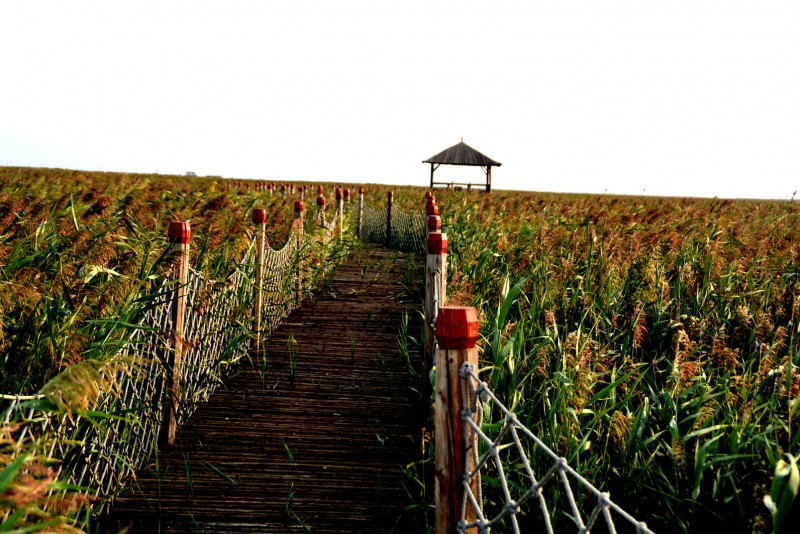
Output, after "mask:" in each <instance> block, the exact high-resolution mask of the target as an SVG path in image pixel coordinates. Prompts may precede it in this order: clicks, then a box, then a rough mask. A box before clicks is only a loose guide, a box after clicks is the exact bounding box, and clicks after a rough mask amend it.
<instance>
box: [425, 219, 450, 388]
mask: <svg viewBox="0 0 800 534" xmlns="http://www.w3.org/2000/svg"><path fill="white" fill-rule="evenodd" d="M426 247H427V250H428V256H427V258H426V262H425V328H424V330H423V332H424V335H425V351H424V361H423V382H422V385H423V389H424V390H425V396H426V398H427V396H428V394H429V393H430V380H429V376H428V375H429V373H430V370H431V366H432V365H433V358H434V354H433V339H434V335H435V331H434V324H435V321H436V314H437V311H438V309H439V307H440V306H444V303H445V302H446V299H447V295H446V290H445V288H446V287H447V234H443V233H441V232H437V233H430V234H428V237H427V240H426Z"/></svg>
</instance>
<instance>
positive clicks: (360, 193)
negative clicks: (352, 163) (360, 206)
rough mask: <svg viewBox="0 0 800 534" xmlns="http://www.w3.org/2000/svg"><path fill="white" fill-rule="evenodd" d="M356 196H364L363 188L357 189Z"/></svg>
mask: <svg viewBox="0 0 800 534" xmlns="http://www.w3.org/2000/svg"><path fill="white" fill-rule="evenodd" d="M358 194H359V195H363V194H364V188H363V187H359V188H358Z"/></svg>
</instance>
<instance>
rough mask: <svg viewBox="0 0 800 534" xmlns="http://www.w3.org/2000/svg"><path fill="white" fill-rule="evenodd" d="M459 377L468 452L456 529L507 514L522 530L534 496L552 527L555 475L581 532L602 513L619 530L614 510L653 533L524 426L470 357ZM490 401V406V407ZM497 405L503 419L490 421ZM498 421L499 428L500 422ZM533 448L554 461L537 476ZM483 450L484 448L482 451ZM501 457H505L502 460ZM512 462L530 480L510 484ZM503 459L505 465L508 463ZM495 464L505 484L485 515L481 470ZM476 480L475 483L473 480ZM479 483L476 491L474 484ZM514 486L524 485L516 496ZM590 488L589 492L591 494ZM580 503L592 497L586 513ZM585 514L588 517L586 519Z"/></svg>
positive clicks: (492, 522)
mask: <svg viewBox="0 0 800 534" xmlns="http://www.w3.org/2000/svg"><path fill="white" fill-rule="evenodd" d="M460 377H461V379H462V380H463V382H462V384H463V387H462V388H461V394H462V397H461V405H462V406H463V410H462V412H461V418H462V420H463V421H464V422H465V423H466V426H465V435H464V443H465V446H466V449H467V455H466V457H465V458H466V460H465V465H464V484H463V488H464V497H463V500H462V503H461V518H460V520H459V523H458V532H467V531H469V529H471V528H473V527H477V528H478V529H479V530H480V532H482V533H483V532H489V531H490V529H491V528H492V527H494V526H496V525H500V524H501V523H502V521H503V520H504V519H506V518H508V519H509V522H510V524H511V527H512V529H513V531H514V532H517V533H518V532H520V526H519V522H518V520H517V514H519V513H520V512H521V510H522V505H523V504H524V503H525V502H526V501H527V500H528V499H531V498H535V499H536V500H537V501H538V503H539V512H540V518H539V519H540V521H541V522H543V523H544V527H545V530H546V531H547V532H550V533H552V532H554V530H553V521H552V510H550V507H549V506H548V503H547V500H546V499H545V495H544V491H543V490H544V488H545V487H546V486H547V484H548V483H550V482H551V481H552V485H558V484H560V485H561V486H560V487H561V489H562V490H563V492H564V495H565V496H566V498H567V501H568V503H569V508H568V514H567V515H568V517H570V519H571V520H572V521H573V522H574V523H575V527H576V528H577V531H578V532H581V533H583V532H589V531H590V530H591V529H592V528H593V527H594V526H595V523H596V522H598V521H599V520H600V518H602V520H603V521H604V522H605V526H606V528H607V529H608V531H609V532H616V526H615V524H614V518H613V516H612V512H614V513H615V514H617V515H618V516H619V517H621V518H622V519H624V520H625V521H627V522H628V523H630V524H631V526H632V527H634V528H635V531H636V532H637V533H652V531H651V530H650V529H649V528H647V525H646V524H645V523H643V522H640V521H637V520H636V519H635V518H634V517H633V516H631V515H630V514H629V513H628V512H626V511H625V510H623V509H622V508H621V507H620V506H619V505H617V504H615V503H614V502H613V501H612V500H611V498H610V496H609V494H608V493H605V492H601V491H600V490H599V489H597V488H596V487H595V486H594V485H592V483H591V482H589V481H588V480H587V479H586V478H584V477H583V476H581V474H580V473H578V472H577V471H575V470H574V469H573V468H572V467H570V466H569V464H568V463H567V459H566V458H564V457H560V456H558V455H557V454H556V453H555V452H553V450H552V449H550V448H549V447H548V446H547V445H545V443H544V442H542V440H540V439H539V438H538V437H537V436H536V435H535V434H534V433H533V432H531V431H530V430H529V429H528V428H527V427H525V426H524V425H523V424H522V423H521V422H520V421H519V419H517V417H516V415H514V414H513V413H512V412H511V411H509V410H508V408H506V407H505V405H503V403H502V402H500V401H499V400H498V399H497V397H496V396H495V395H494V393H492V391H491V390H490V389H489V387H488V385H487V384H486V382H483V381H481V380H480V378H478V375H477V374H476V370H475V368H474V367H473V366H472V365H471V364H470V363H468V362H464V363H463V364H462V365H461V369H460ZM487 407H489V408H490V409H489V410H487ZM491 408H494V409H496V410H497V411H498V412H499V413H500V415H501V417H500V421H499V422H487V421H486V419H485V417H484V415H485V413H486V412H487V411H489V412H492V411H494V410H491ZM496 427H499V428H496ZM487 428H492V429H495V428H496V430H495V436H494V437H490V436H489V435H488V433H487V432H485V430H486V429H487ZM523 438H527V439H528V440H530V442H531V443H532V446H531V447H529V448H528V449H526V447H524V445H523ZM531 448H534V449H536V451H535V452H539V453H541V454H540V456H544V458H545V460H546V461H545V462H544V463H550V465H551V467H550V468H549V469H548V470H547V471H545V473H544V474H543V475H541V477H540V478H537V476H536V474H535V473H534V469H533V467H532V466H531V461H530V457H531ZM481 451H483V452H481ZM503 458H505V459H506V460H505V461H504V460H503ZM512 463H513V464H514V465H513V468H514V469H515V470H516V471H518V472H519V471H522V472H523V473H524V476H525V478H527V480H526V482H527V483H526V484H525V485H524V486H523V485H521V484H519V483H517V484H513V485H512V484H509V482H508V480H507V475H506V473H505V471H506V470H507V469H508V468H509V467H511V466H509V464H512ZM504 464H506V467H505V468H504ZM492 465H493V469H492V472H493V474H496V476H497V479H498V481H499V486H500V489H501V490H502V502H501V503H499V504H498V505H496V507H497V508H498V510H497V511H496V512H495V513H494V515H493V516H492V517H487V515H488V514H487V510H488V508H489V506H486V505H485V500H484V496H483V493H482V484H481V472H482V471H483V472H486V471H487V470H489V469H490V467H491V466H492ZM473 481H475V482H476V484H473ZM573 482H574V483H577V484H578V487H579V488H580V489H581V490H582V491H579V492H577V493H578V498H577V499H576V491H575V490H574V489H573V487H572V484H573ZM475 487H476V488H477V489H476V490H475V491H473V488H475ZM512 490H517V491H520V494H518V495H517V496H516V497H514V496H512ZM587 494H588V495H587ZM581 503H583V504H584V505H585V506H586V505H587V503H588V506H589V507H590V509H589V510H588V513H586V509H585V507H584V508H583V509H582V506H581ZM470 509H472V510H474V511H475V515H476V518H475V519H474V520H472V521H470V520H468V519H467V517H466V514H467V511H468V510H470ZM584 517H585V519H584Z"/></svg>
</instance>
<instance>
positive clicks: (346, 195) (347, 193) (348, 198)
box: [344, 189, 350, 200]
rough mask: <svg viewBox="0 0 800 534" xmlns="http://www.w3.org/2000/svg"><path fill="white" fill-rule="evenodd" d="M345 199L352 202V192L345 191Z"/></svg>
mask: <svg viewBox="0 0 800 534" xmlns="http://www.w3.org/2000/svg"><path fill="white" fill-rule="evenodd" d="M344 199H345V200H350V190H349V189H345V190H344Z"/></svg>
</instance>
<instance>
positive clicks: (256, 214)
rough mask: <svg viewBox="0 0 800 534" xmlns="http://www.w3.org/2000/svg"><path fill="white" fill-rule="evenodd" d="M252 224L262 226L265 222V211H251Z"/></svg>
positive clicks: (256, 209)
mask: <svg viewBox="0 0 800 534" xmlns="http://www.w3.org/2000/svg"><path fill="white" fill-rule="evenodd" d="M253 222H254V223H255V224H264V223H265V222H267V210H265V209H264V208H254V209H253Z"/></svg>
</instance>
